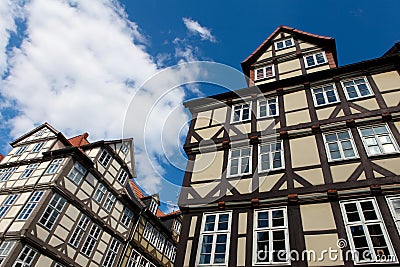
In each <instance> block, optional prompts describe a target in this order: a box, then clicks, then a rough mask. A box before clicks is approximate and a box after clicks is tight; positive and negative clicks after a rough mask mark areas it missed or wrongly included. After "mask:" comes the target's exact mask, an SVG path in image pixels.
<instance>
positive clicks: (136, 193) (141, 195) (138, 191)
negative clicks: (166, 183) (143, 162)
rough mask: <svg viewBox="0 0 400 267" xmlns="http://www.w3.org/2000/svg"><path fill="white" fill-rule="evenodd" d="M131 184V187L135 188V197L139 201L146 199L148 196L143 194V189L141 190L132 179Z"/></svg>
mask: <svg viewBox="0 0 400 267" xmlns="http://www.w3.org/2000/svg"><path fill="white" fill-rule="evenodd" d="M129 183H130V184H131V187H132V188H133V191H134V192H135V195H136V196H137V197H138V198H139V199H141V198H144V197H146V195H145V194H144V193H143V191H142V189H140V188H139V186H138V185H137V184H136V183H135V182H134V181H133V180H132V179H131V180H129Z"/></svg>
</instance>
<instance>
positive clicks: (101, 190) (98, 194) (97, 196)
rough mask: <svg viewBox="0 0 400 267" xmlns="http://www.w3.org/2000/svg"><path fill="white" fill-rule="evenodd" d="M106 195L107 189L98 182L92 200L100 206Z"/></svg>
mask: <svg viewBox="0 0 400 267" xmlns="http://www.w3.org/2000/svg"><path fill="white" fill-rule="evenodd" d="M106 193H107V188H106V187H105V186H104V185H103V184H102V183H100V182H99V184H98V185H97V188H96V191H95V192H94V195H93V200H94V201H96V202H97V203H98V204H101V202H102V201H103V198H104V196H105V194H106Z"/></svg>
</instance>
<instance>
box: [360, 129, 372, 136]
mask: <svg viewBox="0 0 400 267" xmlns="http://www.w3.org/2000/svg"><path fill="white" fill-rule="evenodd" d="M373 134H374V132H373V131H372V129H370V128H367V129H362V130H361V135H362V136H368V135H373Z"/></svg>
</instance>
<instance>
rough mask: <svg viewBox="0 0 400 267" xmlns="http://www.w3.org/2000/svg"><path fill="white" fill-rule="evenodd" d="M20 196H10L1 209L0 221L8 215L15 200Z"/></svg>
mask: <svg viewBox="0 0 400 267" xmlns="http://www.w3.org/2000/svg"><path fill="white" fill-rule="evenodd" d="M18 196H19V195H18V194H14V195H9V196H8V197H7V198H6V200H5V201H4V203H3V205H1V207H0V219H1V218H3V216H4V215H5V214H6V213H7V211H8V210H9V209H10V208H11V206H12V205H13V204H14V202H15V200H16V199H17V198H18Z"/></svg>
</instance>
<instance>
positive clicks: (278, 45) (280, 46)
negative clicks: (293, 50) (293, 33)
mask: <svg viewBox="0 0 400 267" xmlns="http://www.w3.org/2000/svg"><path fill="white" fill-rule="evenodd" d="M292 46H294V41H293V38H289V39H285V40H282V41H278V42H275V49H276V50H281V49H285V48H288V47H292Z"/></svg>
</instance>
